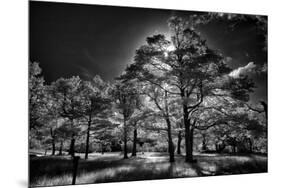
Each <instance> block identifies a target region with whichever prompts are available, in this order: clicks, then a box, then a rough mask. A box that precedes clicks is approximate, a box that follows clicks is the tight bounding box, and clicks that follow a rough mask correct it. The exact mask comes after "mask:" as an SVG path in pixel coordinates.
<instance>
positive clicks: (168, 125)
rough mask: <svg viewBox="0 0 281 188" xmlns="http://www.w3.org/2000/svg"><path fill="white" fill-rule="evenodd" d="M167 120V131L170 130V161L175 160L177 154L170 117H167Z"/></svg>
mask: <svg viewBox="0 0 281 188" xmlns="http://www.w3.org/2000/svg"><path fill="white" fill-rule="evenodd" d="M166 122H167V127H168V128H167V132H168V150H169V156H170V162H175V156H174V144H173V138H172V131H171V122H170V119H169V118H166Z"/></svg>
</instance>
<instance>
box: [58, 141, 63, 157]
mask: <svg viewBox="0 0 281 188" xmlns="http://www.w3.org/2000/svg"><path fill="white" fill-rule="evenodd" d="M62 148H63V141H62V140H61V141H60V151H59V155H62Z"/></svg>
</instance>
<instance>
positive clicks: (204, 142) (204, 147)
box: [202, 134, 207, 151]
mask: <svg viewBox="0 0 281 188" xmlns="http://www.w3.org/2000/svg"><path fill="white" fill-rule="evenodd" d="M202 137H203V139H202V151H206V150H207V143H206V134H202Z"/></svg>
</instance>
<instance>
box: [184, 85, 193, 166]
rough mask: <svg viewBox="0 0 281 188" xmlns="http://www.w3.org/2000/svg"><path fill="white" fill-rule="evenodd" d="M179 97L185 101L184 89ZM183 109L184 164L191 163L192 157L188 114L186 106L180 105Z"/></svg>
mask: <svg viewBox="0 0 281 188" xmlns="http://www.w3.org/2000/svg"><path fill="white" fill-rule="evenodd" d="M181 97H182V99H183V100H184V99H185V97H186V96H185V91H184V89H181ZM182 108H183V122H184V133H185V162H192V161H193V156H192V146H191V145H192V144H191V143H190V141H191V137H190V136H191V134H190V132H191V130H190V127H191V125H190V119H189V112H188V109H187V105H186V104H184V103H183V104H182Z"/></svg>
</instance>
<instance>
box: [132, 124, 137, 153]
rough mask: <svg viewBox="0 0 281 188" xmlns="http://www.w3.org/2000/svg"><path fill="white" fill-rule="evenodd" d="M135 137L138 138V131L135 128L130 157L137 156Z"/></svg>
mask: <svg viewBox="0 0 281 188" xmlns="http://www.w3.org/2000/svg"><path fill="white" fill-rule="evenodd" d="M137 137H138V130H137V128H135V130H134V139H133V151H132V156H137Z"/></svg>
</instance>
